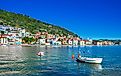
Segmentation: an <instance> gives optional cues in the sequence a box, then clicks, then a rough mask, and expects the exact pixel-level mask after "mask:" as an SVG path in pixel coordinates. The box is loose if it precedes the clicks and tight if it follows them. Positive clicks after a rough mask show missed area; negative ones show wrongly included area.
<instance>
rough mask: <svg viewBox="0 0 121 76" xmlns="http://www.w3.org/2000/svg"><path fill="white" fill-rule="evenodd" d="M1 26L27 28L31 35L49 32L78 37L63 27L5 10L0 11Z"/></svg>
mask: <svg viewBox="0 0 121 76" xmlns="http://www.w3.org/2000/svg"><path fill="white" fill-rule="evenodd" d="M0 25H10V26H13V27H20V28H25V29H26V30H27V31H28V32H31V33H36V32H46V31H47V32H48V33H51V34H58V35H61V36H64V35H65V36H67V35H68V34H70V35H73V36H76V37H77V36H78V35H77V34H74V33H73V32H70V31H68V30H67V29H64V28H62V27H59V26H55V25H52V24H49V23H45V22H42V21H40V20H36V19H33V18H31V17H29V16H27V15H23V14H16V13H12V12H8V11H5V10H0Z"/></svg>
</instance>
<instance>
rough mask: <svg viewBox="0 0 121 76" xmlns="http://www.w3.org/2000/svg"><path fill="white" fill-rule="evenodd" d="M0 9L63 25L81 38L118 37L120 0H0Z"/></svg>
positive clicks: (120, 27)
mask: <svg viewBox="0 0 121 76" xmlns="http://www.w3.org/2000/svg"><path fill="white" fill-rule="evenodd" d="M0 9H3V10H7V11H10V12H15V13H20V14H25V15H28V16H30V17H32V18H35V19H38V20H41V21H44V22H47V23H50V24H54V25H58V26H61V27H64V28H66V29H68V30H70V31H72V32H74V33H76V34H78V35H79V36H80V37H82V38H114V39H115V38H121V0H0Z"/></svg>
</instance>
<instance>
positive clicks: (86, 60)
mask: <svg viewBox="0 0 121 76" xmlns="http://www.w3.org/2000/svg"><path fill="white" fill-rule="evenodd" d="M102 60H103V58H88V57H78V58H77V60H76V61H77V62H83V63H95V64H101V63H102Z"/></svg>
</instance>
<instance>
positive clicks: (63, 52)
mask: <svg viewBox="0 0 121 76" xmlns="http://www.w3.org/2000/svg"><path fill="white" fill-rule="evenodd" d="M78 50H80V52H81V54H82V55H84V56H93V57H103V58H104V60H103V63H102V64H87V63H77V62H76V61H75V59H74V60H73V59H71V55H72V54H74V55H75V57H76V56H77V53H78ZM39 51H44V52H45V56H43V57H39V56H37V55H36V54H37V52H39ZM120 55H121V46H102V47H97V46H92V47H73V48H72V47H61V48H60V47H59V48H58V47H56V48H49V47H48V48H44V47H21V46H6V47H5V46H0V75H5V76H7V75H11V76H19V75H20V76H21V75H23V76H26V75H29V76H31V75H34V76H48V75H51V76H57V75H59V76H114V75H115V76H120V75H121V56H120Z"/></svg>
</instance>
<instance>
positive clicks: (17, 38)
mask: <svg viewBox="0 0 121 76" xmlns="http://www.w3.org/2000/svg"><path fill="white" fill-rule="evenodd" d="M24 37H28V38H34V39H36V41H35V42H33V43H32V42H31V44H34V43H36V44H39V45H71V46H77V45H80V46H85V45H117V44H118V45H121V41H111V40H92V39H82V38H79V37H73V36H72V35H69V34H68V36H60V35H58V34H55V35H53V34H50V33H48V32H37V33H36V34H31V33H30V32H27V31H26V30H25V29H23V28H16V27H11V26H9V25H8V26H5V25H0V45H21V44H23V43H25V41H23V40H22V38H24Z"/></svg>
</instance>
